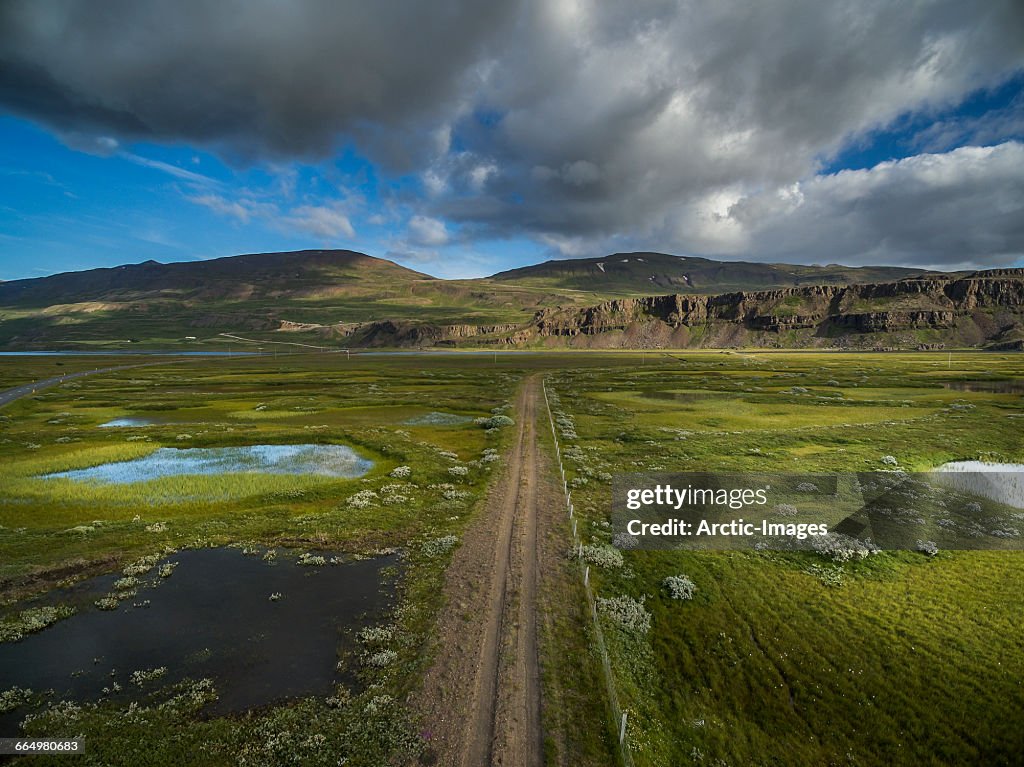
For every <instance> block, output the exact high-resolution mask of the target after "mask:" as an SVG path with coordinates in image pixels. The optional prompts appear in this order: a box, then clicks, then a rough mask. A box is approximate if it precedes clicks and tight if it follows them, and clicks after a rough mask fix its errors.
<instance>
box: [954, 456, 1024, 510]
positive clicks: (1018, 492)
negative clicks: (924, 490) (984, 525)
mask: <svg viewBox="0 0 1024 767" xmlns="http://www.w3.org/2000/svg"><path fill="white" fill-rule="evenodd" d="M935 472H936V473H938V474H941V475H942V483H943V484H944V485H946V486H948V487H953V488H955V489H957V490H961V491H963V492H968V493H973V494H975V495H980V496H982V497H984V498H988V499H990V500H993V501H997V502H998V503H1005V504H1006V505H1007V506H1013V507H1015V508H1018V509H1024V464H1020V463H986V462H984V461H951V462H950V463H944V464H942V465H941V466H939V467H938V468H937V469H935Z"/></svg>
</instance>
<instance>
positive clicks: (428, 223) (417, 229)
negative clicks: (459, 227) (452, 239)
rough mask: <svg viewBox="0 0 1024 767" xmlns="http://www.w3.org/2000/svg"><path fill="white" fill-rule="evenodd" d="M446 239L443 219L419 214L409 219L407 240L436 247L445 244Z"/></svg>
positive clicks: (414, 243) (415, 243) (446, 233)
mask: <svg viewBox="0 0 1024 767" xmlns="http://www.w3.org/2000/svg"><path fill="white" fill-rule="evenodd" d="M448 239H449V237H448V230H447V228H446V227H445V224H444V221H441V220H440V219H436V218H430V217H429V216H421V215H416V216H413V217H412V218H411V219H409V241H410V242H411V243H412V244H413V245H423V246H426V247H437V246H439V245H445V244H447V243H448Z"/></svg>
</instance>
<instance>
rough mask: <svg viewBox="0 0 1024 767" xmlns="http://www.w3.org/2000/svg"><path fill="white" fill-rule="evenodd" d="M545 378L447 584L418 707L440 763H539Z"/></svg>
mask: <svg viewBox="0 0 1024 767" xmlns="http://www.w3.org/2000/svg"><path fill="white" fill-rule="evenodd" d="M539 397H540V383H539V381H538V379H537V378H536V377H532V378H530V379H528V380H527V381H526V383H525V384H524V385H523V387H522V388H521V389H520V392H519V394H518V397H517V400H516V427H515V428H516V436H515V439H514V442H513V447H512V450H511V453H510V454H509V456H508V459H507V461H506V464H505V466H504V468H503V474H502V476H501V477H500V479H499V480H498V482H496V483H495V484H494V486H493V487H492V489H491V492H490V495H489V496H488V499H487V502H486V506H485V509H484V512H483V514H481V515H480V517H479V518H478V519H477V520H475V522H474V523H473V524H472V525H471V526H470V528H469V529H468V530H467V531H466V534H465V535H464V536H463V541H462V545H461V546H460V548H459V549H458V551H457V552H456V554H455V557H454V558H453V561H452V565H451V567H450V568H449V571H448V574H447V576H446V583H445V596H446V608H445V609H444V611H443V612H442V614H441V615H440V616H439V619H438V633H437V636H438V646H437V648H436V658H435V662H434V664H433V666H432V667H431V669H430V670H429V671H428V673H427V675H426V680H425V683H424V688H423V691H422V695H421V697H420V699H419V700H418V701H417V705H418V707H419V708H420V710H421V712H422V713H423V715H424V720H425V722H426V725H427V726H428V727H429V728H430V736H431V748H432V750H434V751H435V753H436V756H437V760H438V762H437V763H438V764H442V765H457V766H458V767H490V765H509V767H511V766H512V765H516V766H517V767H540V765H542V764H543V750H542V746H543V739H544V734H543V731H542V727H541V697H540V665H539V658H538V639H537V610H536V607H537V581H538V561H537V514H538V503H537V495H538V490H537V488H538V477H537V413H538V399H539Z"/></svg>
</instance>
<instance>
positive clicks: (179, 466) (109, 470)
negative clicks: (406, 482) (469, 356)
mask: <svg viewBox="0 0 1024 767" xmlns="http://www.w3.org/2000/svg"><path fill="white" fill-rule="evenodd" d="M372 467H373V461H370V460H368V459H366V458H363V457H362V456H360V455H359V454H358V453H357V452H356V451H354V450H353V449H352V448H350V447H348V446H347V445H246V446H244V447H213V448H201V447H196V448H174V447H162V448H159V449H157V450H155V451H153V452H152V453H150V454H149V455H145V456H143V457H141V458H135V459H132V460H129V461H115V462H112V463H103V464H100V465H98V466H90V467H89V468H87V469H73V470H70V471H61V472H57V473H54V474H45V475H43V479H74V480H93V481H96V482H108V483H113V484H127V483H132V482H146V481H149V480H153V479H161V478H162V477H176V476H182V475H195V474H237V473H259V474H316V475H319V476H328V477H344V478H348V479H351V478H355V477H361V476H363V475H364V474H366V472H368V471H369V470H370V469H371V468H372Z"/></svg>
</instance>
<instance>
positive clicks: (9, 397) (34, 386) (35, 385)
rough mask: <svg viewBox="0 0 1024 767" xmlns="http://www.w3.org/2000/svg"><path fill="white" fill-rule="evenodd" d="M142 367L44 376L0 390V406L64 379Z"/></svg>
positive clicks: (123, 366)
mask: <svg viewBox="0 0 1024 767" xmlns="http://www.w3.org/2000/svg"><path fill="white" fill-rule="evenodd" d="M146 364H148V365H157V364H164V363H157V362H149V363H146ZM138 367H143V365H119V366H118V367H112V368H97V369H96V370H83V371H81V372H78V373H65V374H64V375H59V376H53V377H52V378H44V379H42V380H40V381H33V382H32V383H27V384H23V385H21V386H15V387H12V388H10V389H5V390H4V391H0V407H3V406H4V405H9V404H11V403H12V402H14V401H15V400H19V399H21V398H22V397H27V396H28V395H30V394H35V393H36V392H38V391H42V390H43V389H48V388H50V387H51V386H56V385H57V384H60V383H64V382H65V381H73V380H75V379H76V378H85V377H86V376H91V375H96V374H97V373H112V372H113V371H115V370H130V369H131V368H138Z"/></svg>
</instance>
